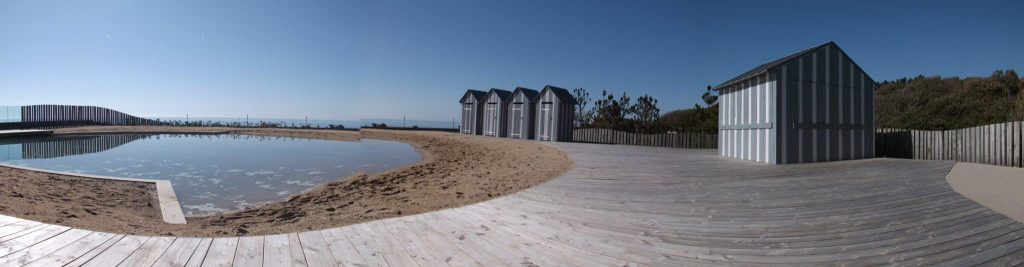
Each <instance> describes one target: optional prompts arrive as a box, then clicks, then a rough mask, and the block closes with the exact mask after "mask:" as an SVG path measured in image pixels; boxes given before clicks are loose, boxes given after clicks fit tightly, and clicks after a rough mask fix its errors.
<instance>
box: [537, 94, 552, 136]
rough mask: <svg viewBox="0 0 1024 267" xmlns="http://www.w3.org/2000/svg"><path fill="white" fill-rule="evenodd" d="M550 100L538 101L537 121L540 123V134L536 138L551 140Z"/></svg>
mask: <svg viewBox="0 0 1024 267" xmlns="http://www.w3.org/2000/svg"><path fill="white" fill-rule="evenodd" d="M551 108H552V105H551V102H543V103H540V117H538V119H537V122H538V123H539V124H540V125H539V126H540V127H539V128H540V129H539V131H540V135H539V136H537V140H541V141H551V128H552V126H553V125H552V123H553V122H554V116H552V115H553V114H551V112H552V110H551Z"/></svg>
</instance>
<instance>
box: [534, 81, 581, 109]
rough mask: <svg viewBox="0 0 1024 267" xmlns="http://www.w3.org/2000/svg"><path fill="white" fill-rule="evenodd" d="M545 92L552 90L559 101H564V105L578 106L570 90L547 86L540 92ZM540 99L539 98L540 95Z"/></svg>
mask: <svg viewBox="0 0 1024 267" xmlns="http://www.w3.org/2000/svg"><path fill="white" fill-rule="evenodd" d="M545 90H551V92H553V93H555V97H557V98H558V100H559V101H562V102H564V103H569V104H573V105H575V104H576V98H575V97H573V96H572V94H571V93H569V90H565V88H561V87H557V86H551V85H545V86H544V89H543V90H540V91H541V93H543V92H544V91H545ZM538 97H539V95H538Z"/></svg>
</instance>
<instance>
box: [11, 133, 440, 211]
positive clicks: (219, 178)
mask: <svg viewBox="0 0 1024 267" xmlns="http://www.w3.org/2000/svg"><path fill="white" fill-rule="evenodd" d="M419 160H420V154H419V153H418V152H417V151H416V150H415V149H414V148H413V147H412V146H411V145H409V144H405V143H401V142H393V141H381V140H367V139H363V140H361V141H354V142H347V141H329V140H315V139H301V138H285V137H264V136H251V135H237V134H221V135H182V134H159V135H143V134H116V135H88V136H54V137H46V138H31V139H13V140H12V139H8V140H3V142H2V143H0V162H3V163H6V164H11V165H18V166H25V167H31V168H38V169H47V170H55V171H63V172H71V173H82V174H92V175H103V176H116V177H129V178H144V179H162V180H169V181H170V182H171V184H172V185H173V186H174V192H175V194H176V195H177V196H178V200H179V201H180V202H181V205H182V210H183V211H184V212H185V214H186V215H192V216H194V215H203V214H210V213H216V212H224V211H231V210H239V209H242V208H245V207H249V206H252V205H254V204H257V203H260V202H266V201H276V200H282V199H286V198H288V197H289V196H292V195H295V194H298V193H301V192H303V191H304V190H308V189H311V188H313V187H316V186H318V185H321V184H324V183H327V182H330V181H334V180H337V179H340V178H344V177H347V176H350V175H352V174H355V173H358V172H361V171H362V172H367V173H371V174H372V173H377V172H380V171H384V170H387V169H392V168H396V167H401V166H405V165H410V164H413V163H416V162H418V161H419Z"/></svg>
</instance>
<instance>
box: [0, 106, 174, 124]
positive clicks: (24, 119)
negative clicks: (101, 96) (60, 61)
mask: <svg viewBox="0 0 1024 267" xmlns="http://www.w3.org/2000/svg"><path fill="white" fill-rule="evenodd" d="M0 124H3V125H6V127H0V128H14V127H19V128H36V127H61V126H75V125H157V124H159V123H158V122H157V121H154V120H150V119H146V118H140V117H136V116H132V115H128V114H125V113H123V112H119V111H116V110H113V109H108V108H103V107H95V106H72V105H31V106H16V107H0Z"/></svg>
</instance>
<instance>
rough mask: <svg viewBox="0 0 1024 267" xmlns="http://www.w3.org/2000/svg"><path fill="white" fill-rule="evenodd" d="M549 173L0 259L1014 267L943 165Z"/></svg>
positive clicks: (16, 237) (590, 155)
mask: <svg viewBox="0 0 1024 267" xmlns="http://www.w3.org/2000/svg"><path fill="white" fill-rule="evenodd" d="M551 145H552V146H555V147H557V148H560V149H562V150H565V151H566V152H568V153H569V154H570V155H571V156H572V157H573V159H574V160H575V161H576V164H575V166H574V169H573V170H571V171H570V172H568V173H566V174H565V175H563V176H562V177H559V178H556V179H554V180H552V181H550V182H547V183H544V184H542V185H539V186H537V187H534V188H530V189H527V190H524V191H522V192H519V193H516V194H513V195H510V196H506V197H502V198H498V199H493V200H490V201H485V202H481V203H477V204H474V205H470V206H466V207H461V208H455V209H449V210H442V211H436V212H429V213H424V214H418V215H412V216H407V217H402V218H394V219H387V220H380V221H374V222H369V223H363V224H357V225H352V226H345V227H339V228H333V229H324V230H317V231H308V232H301V233H291V234H282V235H269V236H254V237H241V238H238V237H229V238H212V239H211V238H188V237H178V238H175V237H144V236H125V235H116V234H108V233H98V232H92V231H86V230H79V229H68V228H67V227H62V226H55V225H48V224H41V223H38V222H33V221H29V220H22V219H17V218H13V217H7V216H0V263H3V264H0V265H30V266H54V265H62V264H68V265H69V266H79V265H83V264H85V265H90V266H116V265H123V266H135V265H155V266H230V265H236V266H243V265H244V266H260V265H262V266H359V265H367V266H416V265H419V266H437V265H451V266H511V265H531V264H536V265H540V266H551V265H554V266H624V265H625V266H636V265H652V266H712V265H722V264H732V265H752V266H762V265H776V264H778V265H794V264H798V265H835V264H849V265H871V264H890V263H893V264H897V265H943V264H944V265H953V266H965V265H980V264H988V265H1015V264H1021V263H1022V262H1024V259H1022V258H1024V223H1020V222H1017V221H1015V220H1013V219H1010V218H1008V217H1006V216H1003V215H1002V214H999V213H997V212H995V211H993V210H991V209H988V208H986V207H984V206H981V205H980V204H977V203H975V202H974V201H971V200H970V199H967V198H965V197H963V196H961V195H960V194H957V193H956V192H954V191H953V190H952V189H951V188H950V186H949V185H948V184H947V183H946V180H945V176H946V173H948V171H949V170H950V168H951V167H952V166H953V162H947V161H922V160H901V159H871V160H857V161H842V162H828V163H815V164H797V165H774V166H771V165H761V164H757V163H753V162H747V161H740V160H731V159H725V158H721V157H717V156H715V152H714V151H706V150H683V149H672V148H655V147H635V146H615V145H598V144H571V143H554V144H551Z"/></svg>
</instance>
